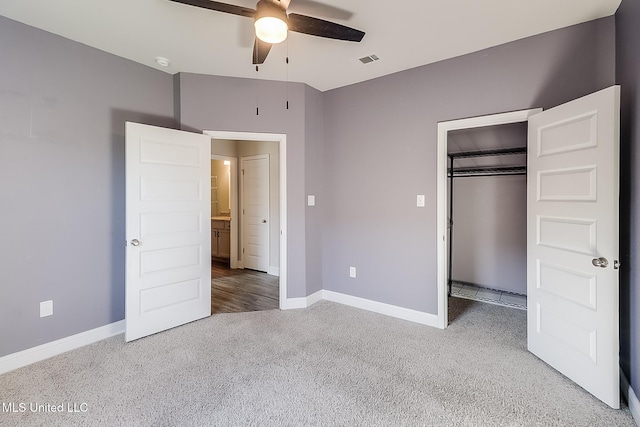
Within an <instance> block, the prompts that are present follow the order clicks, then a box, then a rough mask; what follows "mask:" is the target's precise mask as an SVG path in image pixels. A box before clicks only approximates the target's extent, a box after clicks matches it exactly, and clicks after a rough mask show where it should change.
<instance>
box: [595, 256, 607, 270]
mask: <svg viewBox="0 0 640 427" xmlns="http://www.w3.org/2000/svg"><path fill="white" fill-rule="evenodd" d="M591 264H593V266H594V267H600V268H607V266H608V265H609V261H607V259H606V258H603V257H600V258H594V259H593V260H592V261H591Z"/></svg>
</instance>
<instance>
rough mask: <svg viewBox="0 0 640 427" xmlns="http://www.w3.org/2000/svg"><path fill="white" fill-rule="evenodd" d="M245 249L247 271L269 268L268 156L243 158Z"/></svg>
mask: <svg viewBox="0 0 640 427" xmlns="http://www.w3.org/2000/svg"><path fill="white" fill-rule="evenodd" d="M240 163H241V169H242V209H243V212H242V248H243V254H242V259H243V264H244V267H245V268H250V269H252V270H258V271H264V272H267V271H268V269H269V227H270V226H269V222H270V221H269V155H267V154H263V155H258V156H250V157H243V158H242V159H240Z"/></svg>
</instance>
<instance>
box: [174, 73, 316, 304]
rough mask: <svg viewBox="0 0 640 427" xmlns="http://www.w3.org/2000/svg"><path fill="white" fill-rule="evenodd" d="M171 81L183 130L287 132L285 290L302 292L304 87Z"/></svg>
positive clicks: (191, 78) (197, 78) (195, 77)
mask: <svg viewBox="0 0 640 427" xmlns="http://www.w3.org/2000/svg"><path fill="white" fill-rule="evenodd" d="M287 85H288V88H287ZM174 86H175V87H176V93H178V95H176V96H175V103H176V110H179V112H180V122H181V127H182V129H184V130H188V131H193V132H202V131H203V130H217V131H237V132H267V133H284V134H286V135H287V188H286V192H287V228H288V230H287V232H288V246H287V251H288V252H287V266H288V271H287V274H288V275H287V293H288V297H289V298H296V297H304V296H306V295H307V289H306V284H305V280H306V276H307V273H306V262H307V257H306V246H305V245H306V227H305V178H306V173H305V137H306V133H305V95H306V92H307V89H306V86H305V85H303V84H299V83H283V82H273V81H266V80H253V79H240V78H233V77H220V76H206V75H200V74H188V73H180V74H179V75H178V76H176V77H175V78H174ZM287 94H288V96H289V106H290V108H289V109H288V110H287V109H286V101H287ZM256 106H259V108H260V114H259V115H256ZM281 274H282V272H281Z"/></svg>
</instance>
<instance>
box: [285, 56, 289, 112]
mask: <svg viewBox="0 0 640 427" xmlns="http://www.w3.org/2000/svg"><path fill="white" fill-rule="evenodd" d="M287 47H288V45H287ZM287 50H288V49H287ZM286 61H287V110H288V109H289V56H288V55H287V60H286Z"/></svg>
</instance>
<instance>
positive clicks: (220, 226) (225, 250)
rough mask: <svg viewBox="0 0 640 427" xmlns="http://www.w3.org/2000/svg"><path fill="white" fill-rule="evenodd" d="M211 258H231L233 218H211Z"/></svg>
mask: <svg viewBox="0 0 640 427" xmlns="http://www.w3.org/2000/svg"><path fill="white" fill-rule="evenodd" d="M211 256H212V257H213V258H222V259H230V258H231V217H228V216H213V217H211Z"/></svg>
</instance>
